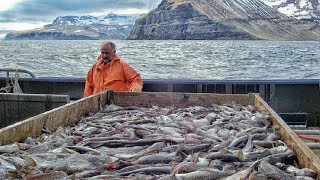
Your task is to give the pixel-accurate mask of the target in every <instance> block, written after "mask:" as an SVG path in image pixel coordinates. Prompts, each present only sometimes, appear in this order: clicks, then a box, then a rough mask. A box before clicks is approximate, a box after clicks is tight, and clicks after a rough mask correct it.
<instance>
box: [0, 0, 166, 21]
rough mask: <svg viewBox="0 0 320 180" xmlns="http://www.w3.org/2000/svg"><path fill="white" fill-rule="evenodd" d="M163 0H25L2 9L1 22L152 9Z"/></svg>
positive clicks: (46, 19)
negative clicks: (9, 7) (4, 9)
mask: <svg viewBox="0 0 320 180" xmlns="http://www.w3.org/2000/svg"><path fill="white" fill-rule="evenodd" d="M160 2H161V0H23V1H20V2H18V3H16V4H15V6H14V7H12V8H11V9H8V10H6V11H0V22H6V23H8V22H25V23H26V22H51V21H53V20H54V19H55V18H56V17H57V16H66V15H87V14H93V13H95V14H97V13H101V14H102V13H105V14H107V13H109V12H119V10H126V9H137V10H139V9H140V10H145V12H148V11H150V10H151V9H153V8H155V7H156V6H157V5H158V4H159V3H160Z"/></svg>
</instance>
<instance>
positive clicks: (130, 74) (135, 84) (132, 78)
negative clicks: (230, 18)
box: [122, 62, 143, 92]
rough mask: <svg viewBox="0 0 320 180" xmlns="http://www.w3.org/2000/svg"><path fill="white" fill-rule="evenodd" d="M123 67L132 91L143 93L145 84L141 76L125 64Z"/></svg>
mask: <svg viewBox="0 0 320 180" xmlns="http://www.w3.org/2000/svg"><path fill="white" fill-rule="evenodd" d="M122 66H123V70H124V74H125V76H126V79H127V80H128V83H129V84H128V85H129V89H130V91H134V92H141V91H142V88H143V82H142V79H141V76H140V74H139V73H138V72H137V71H135V70H134V69H133V68H132V67H130V66H129V65H128V64H127V63H125V62H123V64H122Z"/></svg>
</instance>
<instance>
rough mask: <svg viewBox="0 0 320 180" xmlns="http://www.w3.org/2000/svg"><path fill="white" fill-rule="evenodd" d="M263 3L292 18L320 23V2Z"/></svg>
mask: <svg viewBox="0 0 320 180" xmlns="http://www.w3.org/2000/svg"><path fill="white" fill-rule="evenodd" d="M262 2H264V3H265V4H267V5H269V6H271V7H273V8H274V9H276V10H278V11H279V12H281V13H283V14H285V15H287V16H290V17H294V18H297V19H301V20H302V19H303V20H311V21H320V0H262Z"/></svg>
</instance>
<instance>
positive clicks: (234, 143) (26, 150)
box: [0, 103, 317, 179]
mask: <svg viewBox="0 0 320 180" xmlns="http://www.w3.org/2000/svg"><path fill="white" fill-rule="evenodd" d="M43 131H44V133H43V134H42V135H41V137H38V138H31V137H29V138H27V139H26V140H25V142H23V143H22V142H16V143H13V144H8V145H4V146H0V179H86V178H90V179H315V178H317V173H316V172H315V171H313V170H311V169H308V168H300V167H298V165H297V159H296V155H295V154H294V153H293V151H292V150H291V149H289V148H288V147H287V146H286V144H285V143H284V142H283V141H281V140H280V139H279V136H278V135H277V133H276V131H275V130H274V129H273V128H272V127H271V118H270V115H269V114H267V113H263V112H258V111H257V110H256V109H255V108H254V107H253V106H250V105H249V106H243V105H240V104H237V103H233V104H228V105H217V104H213V105H212V106H210V107H201V106H192V107H184V108H181V107H180V108H178V107H158V106H153V107H148V108H146V107H135V106H132V107H120V106H116V105H113V104H112V105H108V106H106V107H105V108H103V109H102V110H100V111H99V112H98V113H95V114H90V115H88V116H86V117H83V118H81V119H80V120H79V122H78V123H77V124H75V125H72V126H69V127H59V128H58V129H57V131H55V132H47V130H46V129H44V130H43Z"/></svg>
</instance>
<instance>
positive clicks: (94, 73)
mask: <svg viewBox="0 0 320 180" xmlns="http://www.w3.org/2000/svg"><path fill="white" fill-rule="evenodd" d="M142 87H143V82H142V80H141V77H140V74H139V73H137V72H136V71H135V70H134V69H133V68H132V67H130V66H129V65H128V64H127V63H126V62H124V61H122V60H120V58H119V56H118V55H116V54H115V56H114V58H113V60H112V61H111V62H109V63H107V64H103V63H102V60H101V57H99V58H98V61H97V62H96V63H95V64H93V65H92V67H91V68H90V70H89V72H88V74H87V79H86V85H85V89H84V97H87V96H90V95H92V94H96V93H99V92H102V91H105V90H113V91H131V90H133V89H135V90H137V91H139V92H141V91H142Z"/></svg>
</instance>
